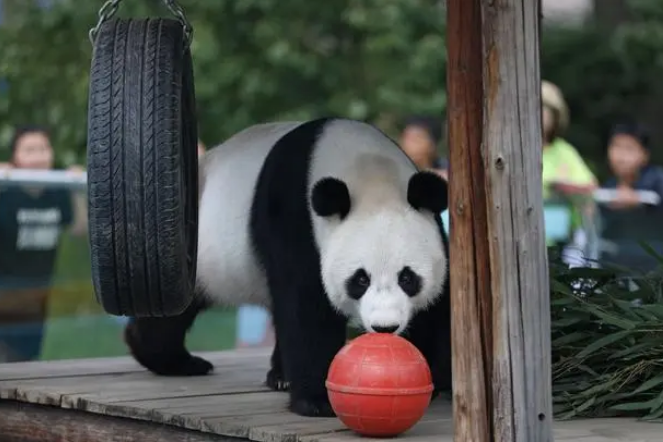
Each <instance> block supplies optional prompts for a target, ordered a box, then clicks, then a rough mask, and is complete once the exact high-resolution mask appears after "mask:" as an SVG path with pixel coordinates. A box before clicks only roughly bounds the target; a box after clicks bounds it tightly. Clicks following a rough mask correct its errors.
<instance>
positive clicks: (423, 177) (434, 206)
mask: <svg viewBox="0 0 663 442" xmlns="http://www.w3.org/2000/svg"><path fill="white" fill-rule="evenodd" d="M448 198H449V196H448V195H447V182H446V181H445V180H444V179H443V178H442V177H441V176H439V175H438V174H436V173H435V172H429V171H421V172H417V173H415V174H414V175H412V177H411V178H410V181H409V183H408V186H407V201H408V202H409V203H410V205H411V206H412V207H414V208H415V209H416V210H419V209H428V210H430V211H431V212H433V213H442V212H444V211H445V210H446V209H447V205H448V201H449V200H448Z"/></svg>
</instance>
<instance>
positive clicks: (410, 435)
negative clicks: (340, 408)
mask: <svg viewBox="0 0 663 442" xmlns="http://www.w3.org/2000/svg"><path fill="white" fill-rule="evenodd" d="M358 439H359V438H358V437H357V435H356V434H355V433H353V432H351V431H345V432H339V433H334V434H316V435H310V436H304V437H301V438H299V439H298V442H357V440H358ZM399 439H402V440H407V441H408V442H452V441H453V420H452V419H451V418H449V419H437V420H430V421H427V422H420V423H418V424H417V425H416V426H415V427H413V428H411V429H410V430H409V431H407V432H405V433H403V434H402V435H400V436H399ZM361 440H365V441H366V440H381V439H376V438H369V437H362V438H361Z"/></svg>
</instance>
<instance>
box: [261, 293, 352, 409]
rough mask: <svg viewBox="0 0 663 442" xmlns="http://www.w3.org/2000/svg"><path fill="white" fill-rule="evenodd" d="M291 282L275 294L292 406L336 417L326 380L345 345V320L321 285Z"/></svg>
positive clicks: (279, 331)
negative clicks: (301, 287) (300, 287)
mask: <svg viewBox="0 0 663 442" xmlns="http://www.w3.org/2000/svg"><path fill="white" fill-rule="evenodd" d="M290 285H291V287H287V286H286V287H284V288H283V291H280V292H275V293H273V294H274V300H275V301H276V302H275V304H276V305H275V309H274V322H275V326H276V335H277V340H278V345H279V350H280V352H281V360H282V363H283V369H284V374H285V378H286V379H287V380H288V381H289V390H290V405H289V408H290V410H291V411H292V412H294V413H297V414H299V415H301V416H317V417H333V416H335V413H334V411H333V410H332V408H331V404H330V403H329V398H328V396H327V389H326V387H325V380H326V379H327V373H328V371H329V365H330V364H331V362H332V360H333V359H334V357H335V356H336V353H338V351H339V350H340V349H341V348H342V347H343V345H344V344H345V327H346V320H345V318H343V317H342V316H341V315H339V314H338V313H337V312H335V311H334V310H333V309H332V308H331V306H330V305H329V301H328V300H327V299H326V296H325V295H324V291H323V290H322V288H321V287H318V288H317V289H315V288H312V289H308V290H306V289H304V290H297V289H296V286H297V282H292V283H291V284H290ZM292 286H295V287H292Z"/></svg>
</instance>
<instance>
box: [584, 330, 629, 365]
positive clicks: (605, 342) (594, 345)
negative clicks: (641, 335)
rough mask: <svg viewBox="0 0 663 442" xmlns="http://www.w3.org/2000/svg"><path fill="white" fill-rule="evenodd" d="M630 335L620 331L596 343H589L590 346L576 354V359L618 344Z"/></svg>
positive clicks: (627, 332) (626, 331)
mask: <svg viewBox="0 0 663 442" xmlns="http://www.w3.org/2000/svg"><path fill="white" fill-rule="evenodd" d="M630 335H631V332H630V331H628V330H625V331H621V332H617V333H613V334H611V335H608V336H605V337H603V338H601V339H599V340H598V341H595V342H593V343H591V344H590V345H588V346H587V347H585V348H584V349H582V350H581V351H580V352H579V353H578V355H577V357H578V358H580V359H582V358H585V357H587V356H589V355H591V354H592V353H594V352H595V351H597V350H600V349H601V348H603V347H605V346H607V345H610V344H614V343H615V342H619V341H621V340H622V339H624V338H627V337H629V336H630Z"/></svg>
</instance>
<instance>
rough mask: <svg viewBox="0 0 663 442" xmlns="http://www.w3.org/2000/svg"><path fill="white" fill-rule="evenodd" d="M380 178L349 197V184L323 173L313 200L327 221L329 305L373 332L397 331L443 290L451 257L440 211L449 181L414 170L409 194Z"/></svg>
mask: <svg viewBox="0 0 663 442" xmlns="http://www.w3.org/2000/svg"><path fill="white" fill-rule="evenodd" d="M383 184H384V182H380V181H378V182H376V183H374V184H373V186H374V187H377V188H378V189H377V190H378V191H377V192H371V191H370V189H363V190H360V191H358V192H355V193H354V194H353V195H351V192H350V190H349V189H348V186H347V185H346V183H345V182H343V181H341V180H339V179H336V178H323V179H320V180H319V181H317V182H316V183H315V184H314V186H313V189H312V194H311V206H312V208H313V210H314V212H315V213H316V214H317V215H318V216H320V217H322V218H324V220H325V221H324V222H325V223H326V224H327V225H326V228H325V230H326V232H327V233H326V234H325V238H326V239H325V241H324V242H323V243H321V244H320V255H321V271H322V280H323V284H324V287H325V290H326V292H327V296H328V297H329V301H330V302H331V304H332V305H333V306H334V307H335V308H336V309H338V310H339V311H341V312H342V313H344V314H345V315H346V316H348V317H349V318H350V319H351V321H352V322H354V323H355V324H356V325H360V326H361V327H363V328H364V329H365V330H366V331H368V332H383V333H385V332H386V333H396V334H400V333H402V332H404V331H405V330H406V329H407V327H408V324H409V322H410V320H411V319H412V317H413V316H414V314H415V313H417V312H418V311H420V310H423V309H426V308H427V307H428V306H429V305H430V304H431V303H432V302H433V301H434V300H435V299H436V298H437V297H439V296H441V295H443V293H442V291H443V286H444V283H445V280H446V278H447V256H446V249H445V247H444V245H443V239H442V235H443V232H441V231H440V228H439V226H438V224H437V221H436V220H435V217H439V216H440V214H441V212H443V211H444V210H445V209H446V207H447V186H446V182H445V181H444V180H443V179H442V178H440V177H439V176H438V175H436V174H434V173H432V172H417V173H415V174H414V175H412V177H411V178H410V179H409V181H408V184H407V191H406V192H405V194H404V192H403V190H402V189H399V188H398V186H393V187H391V188H390V186H386V187H387V189H385V188H384V187H385V186H383ZM368 186H370V184H369V185H368ZM380 187H383V188H381V189H380ZM385 190H387V191H386V192H385Z"/></svg>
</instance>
